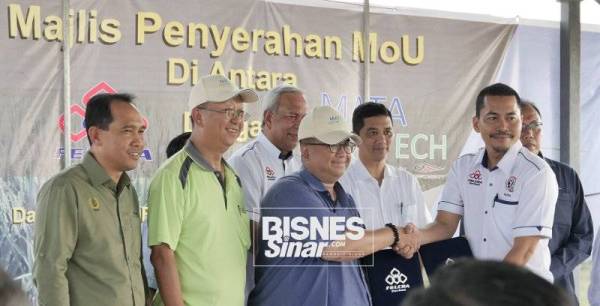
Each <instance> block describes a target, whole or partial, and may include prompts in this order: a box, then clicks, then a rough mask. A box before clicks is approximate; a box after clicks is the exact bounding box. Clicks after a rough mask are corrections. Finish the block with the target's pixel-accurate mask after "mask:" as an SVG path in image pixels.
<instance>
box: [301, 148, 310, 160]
mask: <svg viewBox="0 0 600 306" xmlns="http://www.w3.org/2000/svg"><path fill="white" fill-rule="evenodd" d="M300 156H301V157H302V160H309V159H310V154H309V151H308V146H303V145H300Z"/></svg>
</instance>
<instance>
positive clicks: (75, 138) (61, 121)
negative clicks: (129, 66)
mask: <svg viewBox="0 0 600 306" xmlns="http://www.w3.org/2000/svg"><path fill="white" fill-rule="evenodd" d="M116 92H117V91H116V90H115V89H114V88H112V86H110V85H109V84H108V83H107V82H104V81H102V82H100V83H98V84H96V85H94V86H92V88H90V89H89V90H88V91H86V92H85V93H84V94H83V97H82V98H81V105H79V104H72V105H71V109H70V112H71V117H72V118H74V117H77V116H78V117H79V119H80V120H81V126H80V128H79V130H78V131H76V132H71V142H73V143H78V142H80V141H81V140H82V139H85V138H87V133H86V131H85V107H86V106H87V104H88V103H89V102H90V99H91V98H92V97H93V96H95V95H97V94H101V93H116ZM143 120H144V125H145V126H146V128H148V119H146V117H143ZM71 127H72V128H75V126H73V125H72V126H71ZM58 128H59V129H60V131H61V134H64V133H65V115H64V114H60V116H59V117H58ZM85 151H86V149H81V148H73V149H71V158H72V159H82V158H83V155H84V153H85ZM64 152H65V150H64V148H59V149H58V151H57V157H58V158H59V159H62V158H63V156H64ZM142 158H143V159H146V160H152V155H151V154H150V150H148V149H144V151H143V152H142Z"/></svg>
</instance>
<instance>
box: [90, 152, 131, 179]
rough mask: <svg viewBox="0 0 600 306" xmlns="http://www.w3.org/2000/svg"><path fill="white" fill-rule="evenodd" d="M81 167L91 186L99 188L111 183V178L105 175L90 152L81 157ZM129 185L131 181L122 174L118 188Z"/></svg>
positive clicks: (125, 174) (104, 171)
mask: <svg viewBox="0 0 600 306" xmlns="http://www.w3.org/2000/svg"><path fill="white" fill-rule="evenodd" d="M81 166H82V167H83V169H84V170H85V172H86V173H87V175H88V177H89V178H90V181H91V183H92V185H93V186H99V185H103V184H106V183H107V182H108V183H113V184H114V182H113V180H112V178H111V177H110V176H109V175H108V173H106V170H104V168H102V166H101V165H100V163H98V161H97V160H96V158H95V157H94V155H93V154H92V152H91V151H87V152H86V153H85V155H84V156H83V161H82V162H81ZM130 184H131V179H130V178H129V176H128V175H127V173H125V172H123V174H121V178H119V183H118V184H117V185H118V186H129V185H130Z"/></svg>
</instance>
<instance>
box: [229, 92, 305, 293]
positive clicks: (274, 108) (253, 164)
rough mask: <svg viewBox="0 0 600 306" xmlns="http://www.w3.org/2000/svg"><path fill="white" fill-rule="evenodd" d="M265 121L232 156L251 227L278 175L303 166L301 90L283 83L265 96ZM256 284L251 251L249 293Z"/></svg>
mask: <svg viewBox="0 0 600 306" xmlns="http://www.w3.org/2000/svg"><path fill="white" fill-rule="evenodd" d="M262 105H263V123H262V132H261V133H260V134H259V135H258V137H257V138H256V139H255V140H253V141H250V142H249V143H248V144H246V145H244V146H243V147H241V148H240V149H238V150H237V151H236V152H235V153H234V154H233V155H232V156H231V158H230V159H229V164H230V165H231V166H232V167H233V169H235V171H236V173H237V174H238V175H239V177H240V179H241V180H242V182H244V184H243V185H242V189H243V190H244V202H245V205H246V209H247V211H248V214H249V215H248V216H249V218H250V221H251V223H252V228H256V225H257V224H258V219H259V217H260V207H259V203H260V200H262V198H263V197H264V196H265V194H266V193H267V191H268V190H269V189H270V188H271V186H273V184H275V182H276V181H277V179H279V178H280V177H283V176H285V175H289V174H291V173H293V172H296V171H298V170H300V166H301V165H300V159H299V158H298V157H297V156H295V155H294V154H293V152H292V151H293V150H294V148H296V145H297V144H298V127H299V126H300V120H302V118H304V115H306V111H307V105H306V101H305V99H304V94H303V93H302V91H301V90H300V89H298V88H296V87H294V86H290V85H281V86H278V87H276V88H274V89H273V90H271V91H269V92H267V94H266V95H265V96H264V97H263V98H262ZM252 288H254V258H253V257H252V255H251V254H250V256H249V257H248V265H247V271H246V296H247V295H248V294H249V293H250V291H251V290H252Z"/></svg>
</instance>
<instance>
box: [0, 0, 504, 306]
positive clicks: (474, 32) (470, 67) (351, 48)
mask: <svg viewBox="0 0 600 306" xmlns="http://www.w3.org/2000/svg"><path fill="white" fill-rule="evenodd" d="M0 3H1V5H0V7H1V8H2V9H3V10H4V12H5V14H2V15H1V16H2V17H0V29H1V31H0V46H2V49H1V50H2V58H1V59H0V61H1V62H2V65H0V78H1V79H2V82H0V106H1V108H2V112H1V113H0V127H1V128H0V135H1V136H0V154H1V155H2V156H3V159H2V160H0V233H2V234H1V237H0V267H2V268H5V269H8V272H9V274H10V275H12V276H13V277H15V278H17V279H19V280H21V282H22V284H23V286H24V287H25V288H26V290H28V294H29V295H30V298H31V299H32V300H35V288H34V286H33V282H32V277H31V267H32V261H33V258H32V253H33V251H32V250H33V246H32V243H33V237H32V233H33V228H34V223H35V198H36V194H37V192H38V189H39V188H40V186H41V184H43V182H44V181H46V180H47V179H48V178H49V177H51V176H52V175H54V174H56V173H58V172H59V171H60V165H61V158H62V157H63V155H64V154H70V155H71V157H72V158H73V160H74V162H78V161H79V160H81V159H82V157H83V155H84V153H85V151H86V150H87V148H88V143H87V139H86V133H85V129H84V127H83V125H82V121H83V118H84V114H85V107H86V104H87V102H88V101H89V99H90V98H91V97H92V96H93V95H94V94H96V93H100V92H129V93H133V94H135V95H136V96H137V99H136V103H137V105H138V108H139V109H140V111H141V112H142V114H143V115H144V116H145V119H146V120H147V123H148V130H147V131H146V148H145V150H144V153H143V162H142V163H141V164H140V166H139V168H138V169H137V170H136V171H132V173H131V174H130V175H131V177H132V179H133V181H134V185H135V187H136V189H137V190H138V192H139V196H140V199H141V202H142V203H145V199H146V192H147V189H148V185H149V181H150V178H151V176H152V174H153V172H154V171H155V170H156V169H157V168H158V166H159V165H160V163H161V162H162V161H164V160H165V158H166V156H165V153H164V151H165V148H166V145H167V143H168V142H169V140H170V139H171V138H173V137H174V136H176V135H178V134H180V133H181V132H182V131H184V130H186V129H189V128H190V126H189V123H188V122H187V121H186V118H187V114H186V111H188V109H187V98H188V93H189V91H190V89H191V87H192V86H194V85H195V84H196V82H197V81H198V78H199V77H200V76H202V75H206V74H223V75H225V76H227V77H229V78H230V79H232V80H233V81H235V82H236V83H237V84H238V85H239V86H240V87H245V88H253V89H255V90H257V91H258V93H259V95H260V96H262V95H264V93H265V92H266V91H267V90H269V89H271V88H273V87H275V86H277V85H278V84H280V83H288V84H293V85H296V86H298V87H300V88H302V89H303V90H304V91H305V95H306V99H307V101H308V102H309V104H310V106H311V107H314V106H317V105H331V106H332V107H334V108H336V109H338V110H339V111H340V112H341V113H342V115H343V116H345V118H346V119H348V120H350V119H351V116H352V111H353V110H354V108H355V107H356V106H357V105H358V104H360V103H363V102H365V101H375V102H380V103H383V104H385V105H386V106H388V108H389V109H390V110H391V112H392V115H393V123H394V132H395V138H394V145H393V149H392V152H391V154H390V158H389V162H390V163H391V164H393V165H395V166H402V167H405V168H407V169H408V170H409V171H411V172H412V173H414V174H415V175H417V177H419V178H420V181H421V184H422V186H423V189H424V190H427V189H430V188H433V187H436V186H438V185H440V184H442V183H443V181H444V177H445V175H446V173H447V172H448V170H449V166H450V165H451V162H452V161H453V160H454V159H455V158H456V157H457V156H458V154H459V152H460V151H461V148H462V145H463V143H464V142H465V140H466V139H467V137H468V135H469V133H470V131H471V119H470V118H471V116H472V115H473V113H474V108H475V105H474V101H475V96H476V94H477V93H478V91H479V90H480V89H481V88H482V87H484V86H486V85H488V84H489V83H490V82H492V81H493V80H494V79H495V75H496V72H497V71H498V69H499V65H500V63H501V60H502V57H503V55H504V53H505V51H506V48H507V45H508V43H509V41H510V39H511V37H512V34H513V32H514V31H515V28H516V26H515V25H507V24H498V23H493V22H481V21H469V20H451V19H445V18H439V17H435V18H434V17H421V16H406V15H398V14H396V13H394V11H391V10H390V11H389V12H381V13H373V14H371V15H370V20H371V24H370V31H369V33H368V40H367V41H363V33H362V32H361V29H362V12H360V11H355V10H348V9H342V8H331V7H327V8H326V7H316V6H312V7H310V6H299V5H291V4H282V3H274V2H264V1H233V0H220V1H177V2H176V3H174V2H157V1H154V2H152V1H145V2H139V1H119V2H118V4H115V2H113V1H106V0H105V1H100V0H99V1H71V6H72V9H71V15H70V18H69V20H66V21H65V20H62V14H61V7H60V2H59V1H55V2H54V3H49V2H47V1H4V0H3V1H1V2H0ZM329 5H331V4H329ZM63 22H68V23H69V31H68V33H62V23H63ZM66 35H68V36H69V37H70V38H71V45H72V47H71V80H72V92H71V96H72V98H73V99H72V101H71V102H72V106H71V109H70V110H69V112H70V114H71V117H72V122H71V124H72V131H71V140H72V147H73V149H72V150H71V152H66V153H65V152H64V149H63V147H64V145H63V144H62V137H63V136H62V133H63V129H64V128H63V127H64V114H63V110H62V101H61V96H62V90H63V88H62V82H63V71H62V52H61V41H62V39H63V38H64V37H65V36H66ZM367 45H368V46H369V48H367ZM364 61H369V65H370V68H369V69H370V84H369V90H370V93H371V95H370V96H369V97H364V96H362V92H363V89H362V87H363V80H364V69H363V62H364ZM248 111H249V112H250V113H251V118H250V120H249V121H248V122H246V124H245V129H244V131H243V132H242V135H241V136H240V138H239V142H238V143H237V144H236V145H235V146H234V147H233V148H231V149H230V151H229V152H228V154H230V153H231V152H232V151H233V150H235V149H236V148H237V147H239V146H240V145H241V144H243V143H244V142H247V141H249V140H251V139H252V138H254V137H256V135H257V134H258V133H259V132H260V125H261V124H260V120H261V115H262V108H261V106H260V104H259V103H257V104H254V105H251V106H249V109H248ZM144 205H145V204H144ZM142 215H143V216H145V211H142Z"/></svg>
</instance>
